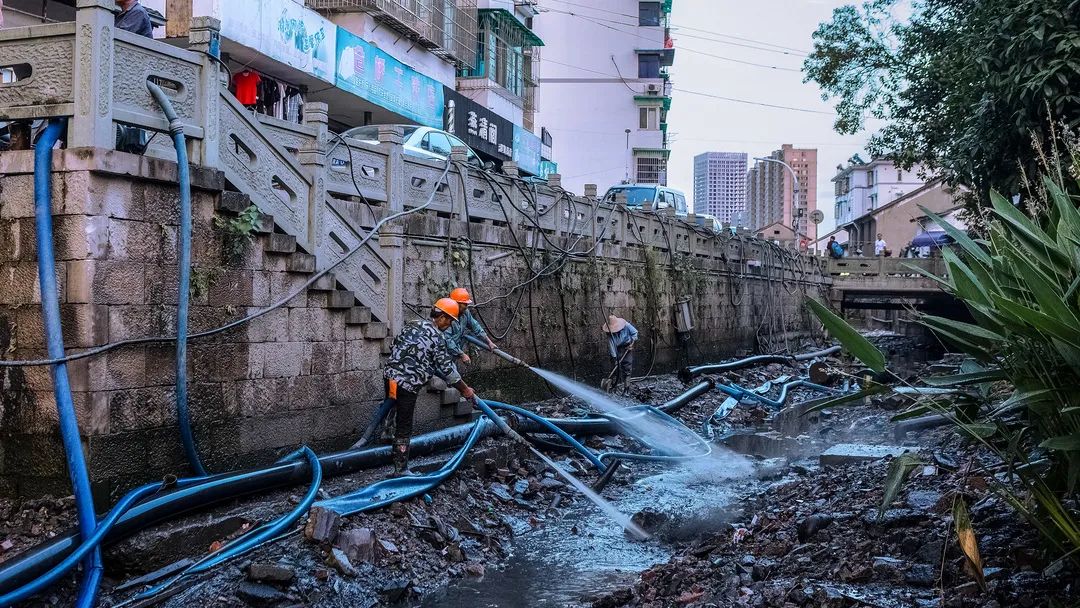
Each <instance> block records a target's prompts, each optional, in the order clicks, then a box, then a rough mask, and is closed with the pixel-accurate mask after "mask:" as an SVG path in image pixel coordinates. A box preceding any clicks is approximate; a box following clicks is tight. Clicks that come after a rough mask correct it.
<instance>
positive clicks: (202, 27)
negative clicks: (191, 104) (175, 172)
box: [188, 17, 228, 167]
mask: <svg viewBox="0 0 1080 608" xmlns="http://www.w3.org/2000/svg"><path fill="white" fill-rule="evenodd" d="M188 49H189V50H192V51H195V52H197V53H202V54H203V55H202V69H201V70H200V71H199V82H198V87H199V88H198V90H197V91H196V92H195V95H196V98H197V99H198V109H199V110H198V111H199V114H200V117H199V120H200V122H201V123H202V125H203V127H204V131H203V137H202V140H200V141H199V142H198V145H196V146H194V147H193V149H192V154H191V162H193V163H195V164H198V165H203V166H206V167H217V166H219V165H218V163H219V162H220V160H221V157H220V156H219V151H220V146H221V141H220V139H221V138H220V133H219V131H221V116H220V107H221V104H220V103H219V99H220V97H221V87H222V86H228V83H227V82H225V71H224V70H222V69H221V65H220V64H219V63H218V60H217V59H215V57H218V56H220V55H221V21H220V20H218V19H216V18H214V17H194V18H192V19H191V30H190V31H189V32H188Z"/></svg>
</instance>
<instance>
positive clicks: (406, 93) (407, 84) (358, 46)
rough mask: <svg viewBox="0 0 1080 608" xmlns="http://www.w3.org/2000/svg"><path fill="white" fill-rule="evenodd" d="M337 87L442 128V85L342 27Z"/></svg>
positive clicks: (339, 35)
mask: <svg viewBox="0 0 1080 608" xmlns="http://www.w3.org/2000/svg"><path fill="white" fill-rule="evenodd" d="M336 84H337V86H338V87H339V88H341V89H344V90H346V91H349V92H350V93H353V94H356V95H359V96H360V97H363V98H364V99H366V100H368V101H370V102H371V103H374V104H377V105H380V106H382V107H384V108H386V109H387V110H390V111H391V112H394V113H395V114H400V115H402V116H404V117H406V118H408V119H409V120H412V121H414V122H417V123H419V124H422V125H424V126H428V127H434V128H436V129H441V128H443V85H442V84H441V83H439V82H437V81H436V80H433V79H431V78H428V77H427V76H424V75H423V74H421V73H419V72H417V71H415V70H413V69H412V68H410V67H409V66H407V65H405V64H403V63H401V62H400V61H398V60H397V59H394V58H393V57H392V56H391V55H389V54H387V53H385V52H383V51H381V50H379V49H378V48H376V47H375V46H373V45H371V44H369V43H368V42H367V41H366V40H364V39H363V38H360V37H359V36H357V35H355V34H353V33H352V32H349V31H348V30H346V29H343V28H340V27H339V28H338V31H337V79H336Z"/></svg>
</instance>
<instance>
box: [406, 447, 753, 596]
mask: <svg viewBox="0 0 1080 608" xmlns="http://www.w3.org/2000/svg"><path fill="white" fill-rule="evenodd" d="M732 459H733V462H737V463H738V464H739V466H732V467H729V469H730V470H731V471H739V472H740V473H746V474H747V475H750V470H751V468H750V467H749V465H746V468H745V469H744V468H742V464H743V463H742V459H741V457H738V456H734V455H732ZM623 476H624V477H623V478H621V479H620V481H619V482H618V485H616V483H613V484H612V485H610V486H608V489H607V490H606V491H605V494H606V495H607V497H608V498H610V499H611V503H612V504H613V505H614V506H615V507H616V508H618V509H619V510H620V511H622V512H624V513H632V514H634V520H635V523H638V524H640V525H641V526H642V527H643V528H645V530H646V531H647V532H649V533H650V534H651V536H652V538H651V540H648V541H645V542H640V541H636V540H633V539H632V538H631V537H630V535H628V534H626V533H625V532H624V531H623V529H622V528H621V527H620V526H619V525H618V524H616V523H614V522H612V520H611V519H610V518H609V517H607V516H606V515H605V514H604V513H602V512H601V511H600V510H598V509H597V508H596V507H595V506H594V505H593V504H592V503H590V502H589V501H587V500H585V499H584V498H580V499H578V500H577V501H576V502H575V503H574V504H572V505H570V506H569V507H567V509H566V510H565V512H564V513H563V514H562V516H558V515H554V514H553V515H551V516H549V517H548V519H547V521H546V522H544V524H543V525H542V526H541V527H540V528H538V529H537V530H535V531H532V532H528V533H526V534H524V535H522V536H519V537H517V538H516V539H515V540H514V542H513V546H512V548H511V551H512V554H511V556H510V557H509V558H508V559H507V561H506V562H505V564H504V565H503V567H502V568H500V569H498V570H496V569H494V568H489V569H488V570H487V572H486V573H485V575H484V576H483V577H481V578H476V577H473V578H466V579H460V580H456V581H454V582H452V583H451V584H450V585H449V586H448V587H447V588H446V589H445V590H444V591H443V592H440V593H437V594H435V595H433V596H429V597H428V598H426V599H425V600H424V601H423V602H422V603H419V604H415V605H416V606H419V607H421V608H451V607H459V606H475V607H477V608H488V607H491V608H494V607H500V608H513V607H516V606H520V607H526V606H552V607H558V608H564V607H581V606H589V605H591V603H592V601H593V600H594V599H596V598H598V597H600V596H602V595H604V594H605V593H610V592H612V591H615V590H617V589H620V588H624V587H626V586H627V585H629V584H631V583H632V582H633V581H634V580H636V579H637V577H638V575H639V574H640V573H641V572H642V571H644V570H646V569H648V568H650V567H652V566H653V565H656V564H659V563H664V562H666V561H668V560H669V559H670V558H671V557H672V555H673V554H674V546H673V545H672V544H671V542H672V541H676V540H685V539H689V538H691V537H693V536H695V535H697V534H700V533H702V532H707V531H709V530H717V529H720V528H721V527H722V526H725V525H727V524H728V523H730V522H731V521H732V517H733V516H732V515H731V511H730V510H731V509H732V508H734V506H735V505H736V504H737V503H738V501H739V500H740V498H741V497H742V496H744V495H745V494H746V493H748V492H749V491H751V490H752V489H753V488H755V487H757V485H758V484H759V482H758V481H756V480H755V479H753V478H752V475H751V476H747V477H736V476H733V475H732V474H727V473H724V472H721V471H719V470H717V468H715V467H712V466H708V467H702V466H700V465H697V466H687V465H681V466H676V467H670V466H669V467H661V466H658V465H637V466H635V467H633V468H632V469H631V472H630V473H629V474H626V473H623ZM626 477H631V479H629V480H628V479H626Z"/></svg>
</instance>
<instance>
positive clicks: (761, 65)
mask: <svg viewBox="0 0 1080 608" xmlns="http://www.w3.org/2000/svg"><path fill="white" fill-rule="evenodd" d="M549 10H551V11H553V12H557V13H562V14H565V15H568V16H570V17H574V18H577V19H581V20H583V21H587V22H589V23H592V24H594V25H598V26H600V27H603V28H607V29H609V30H611V31H613V32H618V33H620V34H624V35H626V36H631V37H634V38H640V39H642V40H648V41H649V42H653V43H655V42H656V40H655V39H654V38H652V37H648V36H642V35H641V34H638V33H636V32H628V31H626V30H621V29H619V28H617V27H613V26H610V25H607V24H605V23H601V22H600V21H597V20H596V19H595V18H591V17H589V16H587V15H579V14H577V13H574V12H571V11H561V10H557V9H549ZM623 25H627V24H623ZM678 50H680V51H683V52H687V53H693V54H695V55H701V56H703V57H711V58H713V59H720V60H722V61H730V62H732V63H738V64H741V65H748V66H753V67H758V68H765V69H769V70H777V71H781V72H801V71H802V70H800V69H798V68H789V67H781V66H775V65H767V64H764V63H755V62H753V61H745V60H743V59H735V58H734V57H725V56H723V55H716V54H714V53H708V52H705V51H700V50H697V49H692V48H686V47H679V49H678Z"/></svg>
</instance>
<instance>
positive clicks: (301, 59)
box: [217, 0, 338, 82]
mask: <svg viewBox="0 0 1080 608" xmlns="http://www.w3.org/2000/svg"><path fill="white" fill-rule="evenodd" d="M217 4H218V11H219V14H220V16H221V35H222V36H224V37H225V38H228V39H229V40H232V41H234V42H237V43H239V44H242V45H244V46H246V47H248V48H250V49H253V50H256V51H258V52H260V53H262V54H263V55H266V56H267V57H270V58H272V59H275V60H277V61H280V62H281V63H284V64H286V65H289V66H292V67H294V68H296V69H298V70H300V71H302V72H304V73H307V74H311V75H312V76H315V77H316V78H319V79H321V80H325V81H326V82H334V57H335V55H334V51H335V50H336V43H337V31H338V27H337V26H336V25H334V24H333V22H331V21H329V20H328V19H325V18H323V17H322V16H321V15H319V14H318V13H316V12H315V11H313V10H310V9H308V8H305V7H304V5H302V4H297V3H296V2H293V1H292V0H257V1H255V2H235V1H232V0H230V1H225V0H220V1H219V2H218V3H217Z"/></svg>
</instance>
